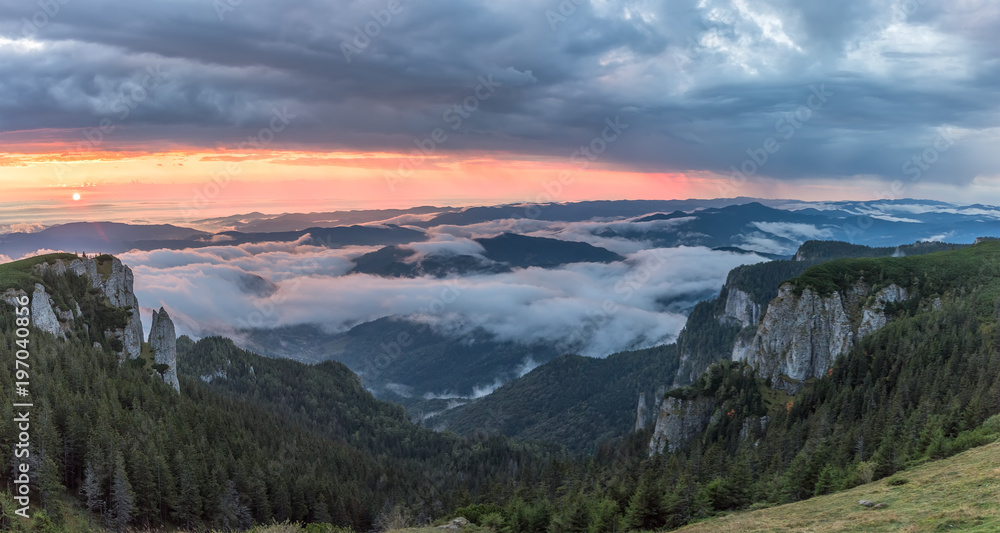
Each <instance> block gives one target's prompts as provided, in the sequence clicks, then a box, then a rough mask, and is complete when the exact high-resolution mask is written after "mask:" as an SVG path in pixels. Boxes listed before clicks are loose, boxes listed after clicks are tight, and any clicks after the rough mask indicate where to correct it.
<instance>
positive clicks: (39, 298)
mask: <svg viewBox="0 0 1000 533" xmlns="http://www.w3.org/2000/svg"><path fill="white" fill-rule="evenodd" d="M52 305H53V304H52V298H50V297H49V295H48V293H46V292H45V287H43V286H42V285H41V284H40V283H36V284H35V292H34V293H32V295H31V323H32V324H33V325H34V326H35V327H36V328H38V329H40V330H42V331H47V332H49V333H51V334H53V335H55V336H57V337H62V338H66V335H65V333H63V330H62V326H61V325H60V323H59V318H58V317H56V313H55V311H53V310H52Z"/></svg>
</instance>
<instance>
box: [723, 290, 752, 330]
mask: <svg viewBox="0 0 1000 533" xmlns="http://www.w3.org/2000/svg"><path fill="white" fill-rule="evenodd" d="M727 289H728V290H727V291H726V310H725V314H724V315H723V316H722V318H723V319H726V320H730V321H732V322H735V323H736V324H738V325H739V326H740V327H742V328H745V327H748V326H754V327H756V326H757V324H759V323H760V315H761V305H760V304H758V303H757V302H755V301H753V298H751V297H750V295H749V294H747V293H746V292H744V291H743V290H742V289H737V288H735V287H727Z"/></svg>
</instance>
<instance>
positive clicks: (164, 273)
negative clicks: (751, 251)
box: [121, 240, 762, 357]
mask: <svg viewBox="0 0 1000 533" xmlns="http://www.w3.org/2000/svg"><path fill="white" fill-rule="evenodd" d="M437 242H447V243H458V244H460V245H462V246H466V243H465V242H464V241H460V240H459V241H447V240H442V241H437ZM370 250H371V249H370V248H363V247H357V248H351V249H341V250H329V249H325V248H318V247H314V246H308V245H304V244H302V243H301V242H300V243H262V244H255V245H252V246H248V245H244V246H229V247H226V246H221V247H212V248H202V249H197V250H157V251H152V252H130V253H127V254H122V256H121V257H122V260H123V261H125V262H126V263H127V264H129V265H130V266H131V267H132V268H133V270H134V271H135V278H136V282H135V284H136V293H137V295H138V297H139V301H140V303H141V304H142V305H143V306H144V308H147V309H148V308H153V307H158V306H160V305H163V306H165V307H166V308H167V309H168V310H169V311H170V313H171V316H172V317H174V319H175V322H177V326H178V329H179V333H183V334H189V335H194V336H203V335H210V334H219V333H221V334H232V333H233V332H234V331H236V330H240V329H245V328H248V327H253V328H263V329H269V328H276V327H282V326H294V325H301V324H312V325H317V326H320V327H322V328H323V329H324V330H326V331H328V332H331V333H336V332H343V331H346V330H347V329H349V328H351V327H353V326H355V325H357V324H359V323H363V322H367V321H370V320H374V319H376V318H380V317H384V316H392V315H402V316H410V317H411V318H413V319H415V320H419V321H424V322H427V323H430V324H432V325H433V326H434V328H435V329H436V330H439V331H442V332H452V333H457V334H463V333H468V332H471V331H473V330H475V329H477V328H483V329H485V330H487V331H489V332H491V333H493V334H494V335H495V336H496V337H497V338H498V339H500V340H513V341H521V342H536V341H537V342H547V343H553V344H555V345H557V346H559V347H560V348H563V349H565V350H568V351H569V350H571V351H575V352H578V353H581V354H583V355H588V356H594V357H602V356H605V355H608V354H610V353H613V352H616V351H620V350H623V349H630V348H638V347H646V346H652V345H655V344H659V343H663V342H668V341H670V340H672V339H673V338H674V337H675V336H676V334H677V333H678V332H679V331H680V329H681V328H682V327H683V325H684V321H685V316H684V315H683V314H682V313H680V312H677V311H676V310H678V309H685V308H687V307H689V306H691V305H693V304H694V303H695V302H697V301H698V300H700V299H703V298H705V297H707V296H710V295H711V294H713V293H715V292H716V291H718V290H719V288H720V287H721V285H722V283H723V281H724V280H725V276H726V274H727V273H728V272H729V270H730V269H732V268H733V267H735V266H737V265H740V264H745V263H751V262H758V261H760V260H762V259H761V258H760V257H757V256H753V255H741V254H733V253H728V252H717V251H712V250H709V249H706V248H685V247H680V248H670V249H650V250H641V251H637V252H633V253H630V254H629V255H628V256H627V259H626V261H624V262H617V263H611V264H594V263H578V264H571V265H567V266H564V267H562V268H557V269H541V268H528V269H524V270H517V271H514V272H509V273H503V274H491V275H474V276H467V277H462V278H456V279H434V278H416V279H407V278H382V277H377V276H370V275H367V274H350V275H347V274H346V273H347V272H348V271H349V270H350V268H351V267H352V266H353V264H352V263H351V261H350V260H351V258H353V257H356V256H358V255H360V254H362V253H365V252H367V251H370ZM250 275H253V276H260V277H261V278H263V280H265V281H266V282H267V285H266V287H271V284H273V290H269V291H267V292H266V293H265V294H268V295H267V296H263V295H262V293H261V291H260V290H248V287H247V278H246V277H247V276H250ZM668 308H669V309H672V310H673V311H670V310H668ZM147 314H148V313H147Z"/></svg>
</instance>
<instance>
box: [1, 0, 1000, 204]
mask: <svg viewBox="0 0 1000 533" xmlns="http://www.w3.org/2000/svg"><path fill="white" fill-rule="evenodd" d="M997 27H1000V3H997V2H994V1H988V0H956V1H952V2H932V1H930V0H905V1H889V2H887V1H884V0H877V1H876V0H872V1H866V0H852V1H845V2H795V1H792V0H671V1H668V2H663V1H660V0H622V1H609V0H561V1H556V0H548V1H527V0H505V1H503V2H485V1H479V0H437V1H434V2H430V1H414V0H354V1H348V0H325V1H311V0H298V1H292V2H280V3H279V2H244V1H242V0H196V1H195V0H174V1H162V2H124V1H119V0H114V1H112V0H86V1H84V0H50V1H38V2H27V1H23V0H0V194H2V198H0V202H9V203H10V204H11V205H20V206H29V207H31V208H32V209H34V208H36V207H38V208H40V207H46V208H48V209H62V210H67V212H69V213H73V214H74V215H77V216H79V217H80V218H95V217H96V218H100V217H99V215H101V214H102V211H101V208H98V207H96V206H101V205H109V203H113V204H114V205H115V208H114V209H112V210H111V211H114V215H115V216H119V215H121V216H122V217H126V215H127V214H128V212H130V211H131V212H132V213H133V214H134V212H138V211H141V210H142V209H146V208H148V207H149V205H150V202H154V201H155V202H161V203H167V204H171V203H173V204H176V203H182V202H187V203H191V202H196V203H201V204H203V205H205V206H210V207H211V208H212V209H213V210H215V211H214V212H218V214H225V213H222V211H227V210H228V211H229V212H230V213H233V212H241V211H244V212H245V211H251V210H260V211H265V212H288V211H316V210H324V209H326V210H332V209H343V208H352V207H364V208H371V207H406V206H411V205H421V204H433V205H476V204H490V203H501V202H507V201H543V202H547V201H576V200H585V199H639V198H644V199H669V198H689V197H702V198H705V197H733V196H758V197H765V198H799V199H805V200H831V199H856V200H869V199H874V198H886V197H890V198H891V197H918V198H933V199H941V200H950V201H957V202H966V203H972V202H982V203H991V202H992V203H1000V157H998V155H997V153H996V149H995V147H996V146H997V142H998V140H1000V138H998V137H1000V130H998V118H1000V115H998V110H1000V98H997V95H998V93H1000V91H998V89H1000V34H998V33H997V32H996V28H997ZM105 218H107V217H105Z"/></svg>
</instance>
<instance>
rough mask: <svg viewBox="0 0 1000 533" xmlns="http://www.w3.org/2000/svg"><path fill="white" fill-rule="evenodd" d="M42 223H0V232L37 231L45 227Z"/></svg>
mask: <svg viewBox="0 0 1000 533" xmlns="http://www.w3.org/2000/svg"><path fill="white" fill-rule="evenodd" d="M45 227H46V226H45V225H44V224H36V223H33V222H20V223H17V224H0V234H3V233H37V232H39V231H42V230H43V229H45Z"/></svg>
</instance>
